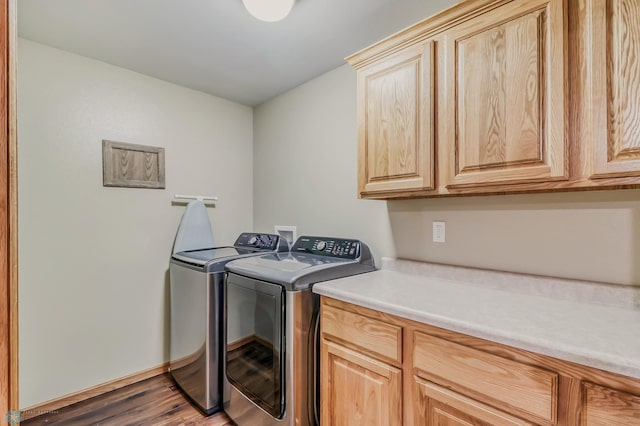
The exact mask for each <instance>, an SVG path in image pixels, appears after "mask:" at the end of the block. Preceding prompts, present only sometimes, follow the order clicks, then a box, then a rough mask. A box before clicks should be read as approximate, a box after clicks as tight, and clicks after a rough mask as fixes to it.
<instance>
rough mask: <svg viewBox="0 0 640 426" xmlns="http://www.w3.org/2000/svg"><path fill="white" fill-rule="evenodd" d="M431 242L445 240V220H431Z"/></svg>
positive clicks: (442, 241)
mask: <svg viewBox="0 0 640 426" xmlns="http://www.w3.org/2000/svg"><path fill="white" fill-rule="evenodd" d="M433 242H434V243H444V242H445V222H442V221H435V220H434V221H433Z"/></svg>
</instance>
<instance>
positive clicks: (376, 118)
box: [358, 41, 434, 197]
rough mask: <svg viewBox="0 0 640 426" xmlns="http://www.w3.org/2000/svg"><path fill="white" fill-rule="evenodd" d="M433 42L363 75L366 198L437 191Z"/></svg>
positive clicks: (361, 152)
mask: <svg viewBox="0 0 640 426" xmlns="http://www.w3.org/2000/svg"><path fill="white" fill-rule="evenodd" d="M432 65H433V42H432V41H428V42H423V43H420V44H417V45H414V46H410V47H407V48H404V49H402V50H401V51H399V52H397V53H395V54H392V55H390V56H388V57H385V58H383V59H381V60H379V61H376V62H374V63H373V64H371V65H368V66H366V67H364V68H362V69H360V70H359V71H358V186H359V188H358V190H359V193H360V196H361V197H367V196H371V195H374V196H375V195H376V194H384V193H390V192H391V193H393V192H403V191H416V190H428V189H433V188H434V166H433V150H434V148H433V99H432V91H433V69H432Z"/></svg>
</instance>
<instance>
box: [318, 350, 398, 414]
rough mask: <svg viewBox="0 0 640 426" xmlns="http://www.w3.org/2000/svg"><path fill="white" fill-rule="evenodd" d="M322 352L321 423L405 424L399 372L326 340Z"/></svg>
mask: <svg viewBox="0 0 640 426" xmlns="http://www.w3.org/2000/svg"><path fill="white" fill-rule="evenodd" d="M321 353H322V355H321V371H323V372H324V373H323V377H324V380H322V383H321V389H320V399H321V404H322V406H323V409H322V410H321V419H320V422H321V424H323V425H327V426H329V425H334V426H351V425H400V424H402V372H401V370H400V369H398V368H395V367H392V366H390V365H387V364H385V363H383V362H380V361H377V360H375V359H373V358H370V357H368V356H366V355H363V354H361V353H359V352H356V351H354V350H351V349H348V348H345V347H344V346H341V345H338V344H335V343H333V342H329V341H326V340H323V342H322V350H321Z"/></svg>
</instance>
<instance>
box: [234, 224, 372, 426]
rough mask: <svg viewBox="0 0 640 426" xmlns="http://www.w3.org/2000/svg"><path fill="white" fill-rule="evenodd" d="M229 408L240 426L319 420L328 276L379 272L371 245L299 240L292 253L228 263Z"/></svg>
mask: <svg viewBox="0 0 640 426" xmlns="http://www.w3.org/2000/svg"><path fill="white" fill-rule="evenodd" d="M225 269H226V270H227V272H228V274H227V280H226V284H225V309H226V321H225V333H224V341H225V343H224V354H225V379H224V380H225V384H224V386H223V389H224V403H223V406H224V411H225V412H226V413H227V415H228V416H229V417H230V418H231V420H233V421H234V422H235V423H236V424H237V425H239V426H294V425H297V426H305V425H317V424H318V423H319V420H318V396H319V392H318V388H319V371H318V370H319V352H318V351H319V334H318V313H319V297H318V296H317V295H315V294H313V293H312V292H311V288H312V286H313V284H315V283H317V282H321V281H327V280H332V279H336V278H342V277H347V276H350V275H356V274H362V273H367V272H371V271H374V270H375V265H374V260H373V258H372V256H371V251H370V250H369V247H368V246H367V245H366V244H364V243H363V242H361V241H358V240H353V239H343V238H329V237H309V236H304V237H300V238H298V240H297V241H296V242H295V244H294V245H293V247H292V248H291V252H290V253H273V254H268V255H264V256H256V257H251V258H247V259H239V260H234V261H232V262H229V263H228V264H227V266H226V268H225Z"/></svg>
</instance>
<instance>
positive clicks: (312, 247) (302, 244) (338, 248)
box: [291, 237, 360, 259]
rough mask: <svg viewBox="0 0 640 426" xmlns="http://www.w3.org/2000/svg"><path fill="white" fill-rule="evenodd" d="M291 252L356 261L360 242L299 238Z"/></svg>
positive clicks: (323, 238)
mask: <svg viewBox="0 0 640 426" xmlns="http://www.w3.org/2000/svg"><path fill="white" fill-rule="evenodd" d="M291 251H292V252H300V253H311V254H316V255H320V256H331V257H339V258H342V259H357V258H358V256H360V241H358V240H346V239H341V238H326V237H300V238H298V240H297V241H296V243H295V244H294V245H293V247H291Z"/></svg>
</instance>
